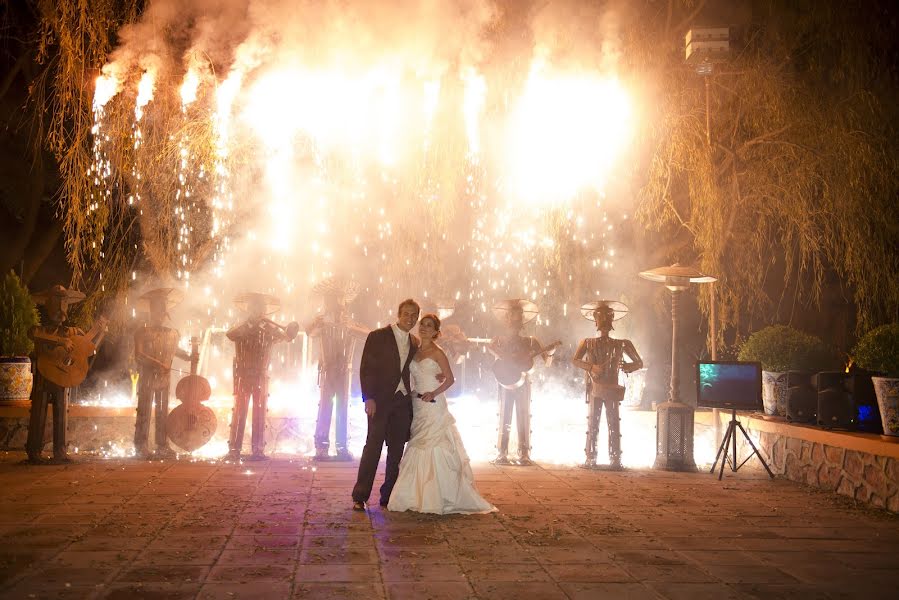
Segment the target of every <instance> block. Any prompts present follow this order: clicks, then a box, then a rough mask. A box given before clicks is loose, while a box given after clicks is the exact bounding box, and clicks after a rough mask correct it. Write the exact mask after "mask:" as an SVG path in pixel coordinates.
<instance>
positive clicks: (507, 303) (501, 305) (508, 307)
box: [493, 298, 540, 324]
mask: <svg viewBox="0 0 899 600" xmlns="http://www.w3.org/2000/svg"><path fill="white" fill-rule="evenodd" d="M515 309H520V310H521V322H522V324H525V323H530V322H531V321H533V320H534V319H536V318H537V315H539V314H540V309H539V308H537V305H536V304H534V303H533V302H531V301H530V300H524V299H521V298H513V299H509V300H503V301H502V302H497V303H496V304H494V305H493V314H494V315H496V318H497V319H500V320H501V321H508V320H509V313H510V312H512V310H515Z"/></svg>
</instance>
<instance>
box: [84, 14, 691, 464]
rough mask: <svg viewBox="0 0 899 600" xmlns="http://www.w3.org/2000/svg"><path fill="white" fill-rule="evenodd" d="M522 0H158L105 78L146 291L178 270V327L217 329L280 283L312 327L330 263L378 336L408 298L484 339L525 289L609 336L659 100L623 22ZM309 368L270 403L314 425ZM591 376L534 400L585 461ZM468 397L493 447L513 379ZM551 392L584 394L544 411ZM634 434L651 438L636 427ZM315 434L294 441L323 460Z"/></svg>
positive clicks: (100, 188) (471, 418) (104, 205)
mask: <svg viewBox="0 0 899 600" xmlns="http://www.w3.org/2000/svg"><path fill="white" fill-rule="evenodd" d="M520 4H521V3H517V2H496V3H494V2H487V1H484V0H452V1H447V2H443V1H437V0H430V1H426V0H422V1H414V0H403V1H400V0H394V1H388V2H366V1H363V0H359V1H351V2H336V1H334V2H315V1H311V0H308V1H305V2H296V1H294V0H290V1H288V0H236V1H235V0H188V1H182V0H178V1H175V0H156V1H153V2H150V3H149V6H148V8H147V9H146V11H145V12H144V14H143V16H142V19H141V20H140V22H138V23H135V24H131V25H128V26H126V27H125V28H123V30H122V31H121V34H120V38H121V45H120V47H119V48H118V49H117V50H116V51H115V52H114V53H113V54H112V56H111V57H110V59H109V62H108V64H106V65H105V66H104V67H103V68H102V70H101V73H100V75H99V77H98V78H97V79H96V88H95V91H94V118H95V124H94V129H93V134H94V141H93V143H94V153H93V156H94V164H93V166H92V171H91V173H92V176H93V178H94V183H95V194H94V197H93V198H92V208H93V209H94V210H96V211H135V213H136V214H137V215H139V222H140V226H141V235H142V239H143V242H144V244H145V248H146V258H147V264H146V265H145V268H141V269H140V270H139V271H138V272H136V273H135V275H134V279H135V280H136V285H137V286H138V287H142V286H143V285H144V284H150V283H152V282H155V281H158V280H160V279H162V280H165V279H167V278H172V279H174V280H175V281H177V282H179V283H178V285H179V286H181V287H182V288H183V289H184V290H185V291H187V292H188V298H189V299H190V301H188V302H185V303H184V304H183V305H182V306H181V307H179V309H178V310H176V311H173V314H172V316H173V318H174V322H175V323H176V326H178V327H179V329H181V331H182V334H184V335H185V337H187V336H188V335H189V334H193V335H199V334H200V333H201V331H205V332H206V333H207V341H209V340H211V339H213V338H214V337H215V336H214V335H213V334H212V333H210V332H215V331H220V330H221V329H222V328H227V327H229V326H230V325H233V324H234V322H235V320H236V319H237V318H238V314H237V313H236V311H235V309H234V308H233V307H232V304H231V299H232V298H233V296H234V295H235V294H236V293H238V292H240V291H244V290H250V289H252V290H257V291H265V292H270V293H272V294H275V295H276V296H279V297H280V298H281V299H282V302H283V305H282V306H283V314H281V315H279V316H278V319H282V318H283V319H286V320H293V319H295V320H298V321H299V322H300V323H301V324H302V323H306V322H308V321H309V320H310V319H311V317H312V316H313V315H314V313H315V311H316V309H317V308H318V305H317V304H316V301H315V300H314V299H313V298H312V297H311V296H310V295H309V289H310V288H311V286H312V285H313V284H314V283H315V282H316V281H319V280H320V279H321V278H323V277H327V276H331V275H339V276H344V277H350V278H353V279H356V280H357V281H358V282H359V283H360V285H361V289H362V290H363V292H362V294H361V295H360V298H358V299H357V300H356V302H355V303H354V304H353V305H352V309H353V312H354V318H356V319H357V320H359V321H361V322H364V323H365V324H366V325H367V326H369V327H375V326H381V325H383V324H385V323H386V322H389V320H390V319H391V314H392V311H394V310H395V306H396V304H397V303H398V301H399V300H400V299H402V298H404V297H407V296H412V297H415V298H418V299H419V300H421V301H422V302H423V303H424V305H425V307H426V308H427V307H428V304H432V305H434V306H446V305H448V304H454V305H456V306H460V305H465V306H468V307H470V308H471V310H469V311H468V312H466V313H465V314H461V313H457V317H459V318H460V323H461V325H462V326H463V327H464V328H465V330H466V333H467V334H468V335H469V336H478V337H486V336H487V335H488V333H489V331H486V330H487V329H489V328H490V327H491V326H492V322H491V319H492V315H491V313H490V307H491V306H492V305H493V304H494V303H495V302H496V301H498V300H501V299H503V298H510V297H526V298H529V299H531V300H533V301H535V302H537V303H538V304H540V306H541V307H542V308H543V311H542V314H541V317H540V319H539V320H538V321H537V324H536V326H537V334H538V336H541V337H546V338H549V337H550V336H556V337H558V335H559V334H558V333H555V332H554V327H555V326H556V321H557V320H560V319H563V318H565V319H569V320H574V319H578V320H579V322H578V323H577V325H576V327H577V330H576V331H577V334H578V335H581V337H584V336H587V335H590V333H591V331H592V328H591V327H589V324H588V323H587V322H586V321H583V320H582V319H580V315H579V314H578V311H577V308H576V307H577V306H579V305H580V304H581V303H582V302H585V301H587V300H591V299H593V298H594V297H595V295H597V294H599V295H603V294H605V295H609V294H610V293H612V294H617V293H619V292H620V289H621V286H617V285H616V287H615V288H614V289H611V290H610V289H608V288H606V287H604V283H603V280H602V277H603V276H604V275H603V273H606V275H605V276H606V277H608V273H610V272H611V271H610V269H612V268H613V267H615V266H616V264H618V263H617V261H618V260H619V256H618V255H616V248H615V240H616V228H617V227H618V226H619V225H620V224H621V223H622V222H624V221H626V220H627V219H628V216H629V215H628V212H629V209H630V198H629V196H628V194H629V189H630V186H629V183H628V174H627V170H626V165H627V163H628V155H629V152H631V145H632V144H631V142H632V141H633V137H634V131H635V128H636V124H637V122H638V119H639V110H638V106H639V104H638V102H637V99H636V98H635V97H634V96H633V95H632V94H631V93H630V92H629V91H628V87H629V86H628V84H627V82H626V81H625V80H624V79H623V78H622V76H621V74H620V73H618V71H617V69H616V66H617V64H616V62H617V48H616V39H617V32H616V31H615V29H614V14H611V13H609V12H604V11H601V10H600V9H598V8H591V7H588V6H585V5H583V3H577V2H570V3H569V2H555V3H551V5H552V6H551V7H549V8H545V9H543V10H535V12H533V14H531V13H529V12H528V11H529V9H527V8H526V7H523V6H521V5H520ZM575 7H576V9H577V10H573V9H574V8H575ZM569 9H572V10H569ZM504 11H505V12H509V11H521V12H522V13H523V14H522V17H523V21H522V22H523V24H522V31H521V32H516V34H515V35H510V34H509V33H508V32H503V31H499V30H498V29H497V28H496V27H495V24H496V23H497V17H498V15H499V14H501V13H503V12H504ZM588 34H589V35H588ZM522 40H526V41H527V43H526V44H522V42H521V41H522ZM630 275H631V274H630V273H628V276H630ZM132 315H135V316H136V314H135V313H133V312H132ZM462 319H465V320H464V321H463V320H462ZM182 323H184V324H185V325H182ZM566 331H571V326H570V325H569V326H566ZM565 341H566V343H568V344H573V343H575V342H576V340H575V339H570V340H567V339H566V340H565ZM304 344H305V342H304ZM183 345H185V346H186V343H185V344H183ZM638 345H639V341H638ZM207 348H208V351H207V356H206V357H205V358H204V360H203V364H204V365H205V368H206V370H207V374H208V376H209V377H210V379H211V381H213V382H215V381H216V380H217V382H218V385H217V386H216V385H215V384H214V387H217V388H218V390H217V391H216V395H218V396H228V395H229V393H230V380H229V377H230V366H229V364H228V361H227V358H228V357H226V356H224V355H220V354H222V353H220V352H219V350H218V349H217V348H214V347H212V346H211V345H210V344H207ZM481 350H482V348H478V347H473V350H472V352H474V353H477V352H480V351H481ZM302 354H303V361H301V362H304V361H305V357H306V351H305V345H303V351H302ZM282 362H283V363H285V364H287V363H289V362H290V361H289V360H287V359H286V358H285V357H282ZM294 362H296V361H294ZM469 368H471V367H469ZM567 378H568V379H569V380H570V379H572V377H571V376H570V375H569V376H567ZM313 379H314V377H312V376H310V375H309V374H308V373H303V374H301V375H300V376H299V378H298V379H297V381H296V382H294V383H286V382H282V383H279V382H277V381H276V382H274V383H273V391H272V396H273V398H272V400H273V401H272V403H271V406H272V408H273V410H283V411H285V412H288V413H290V414H294V415H299V416H303V415H305V416H309V417H310V418H311V417H312V415H314V405H315V404H316V394H315V392H314V387H313V386H314V381H312V380H313ZM540 390H542V391H540ZM582 390H583V388H582V387H580V386H579V385H576V386H574V387H573V388H572V387H571V386H570V385H569V386H566V385H562V384H561V383H559V382H553V381H544V382H542V383H541V385H540V386H539V389H538V391H537V396H536V397H535V407H534V412H535V415H536V414H537V413H539V412H544V413H550V412H552V413H554V416H553V417H551V418H550V417H547V418H546V420H545V421H544V423H545V424H546V427H550V428H556V429H555V431H557V432H568V433H563V434H561V435H556V434H552V435H549V434H547V435H546V436H541V435H540V434H539V433H538V432H537V431H536V430H537V428H538V427H543V425H539V424H538V425H535V434H534V452H533V455H534V457H535V458H537V459H546V460H557V461H561V462H569V461H570V462H576V461H577V460H579V459H580V458H581V457H582V454H581V453H582V449H581V445H580V444H581V441H580V440H581V439H582V435H583V429H584V419H585V416H584V415H585V413H584V410H585V409H584V404H583V391H582ZM466 392H467V393H466V395H465V396H463V397H462V398H461V399H460V400H459V401H457V402H456V404H455V406H454V408H453V411H454V412H455V413H456V415H457V418H458V419H459V421H460V425H461V426H462V428H463V435H464V436H466V438H469V437H470V436H472V435H477V436H479V439H481V438H482V439H483V440H485V443H478V442H476V441H471V442H469V440H468V439H466V445H468V446H469V448H470V451H471V452H472V456H473V458H476V459H486V458H489V454H490V452H491V449H492V445H493V439H494V431H495V416H494V413H495V409H494V404H493V394H494V391H493V389H491V388H490V387H489V386H487V389H478V390H476V391H473V390H466ZM559 395H562V396H564V398H561V399H560V398H557V396H559ZM282 396H283V397H282ZM279 398H280V399H279ZM554 398H556V399H557V400H564V402H558V401H557V402H554V408H553V410H552V411H549V410H548V409H547V408H546V407H541V406H540V403H541V400H542V401H543V402H553V399H554ZM354 409H355V407H354V408H351V413H353V417H352V418H354V419H355V420H357V421H360V420H361V419H362V417H361V415H362V413H361V410H360V411H357V410H354ZM225 410H226V408H224V407H223V408H222V410H221V411H220V421H221V420H223V415H222V414H221V413H222V412H224V411H225ZM355 413H358V414H355ZM625 419H626V420H627V416H626V415H625ZM224 420H225V422H227V417H224ZM485 421H486V423H485ZM535 423H537V421H535ZM466 424H468V425H469V427H468V428H467V429H466V428H465V425H466ZM352 425H353V423H352V420H351V427H352ZM361 427H362V423H361V422H359V423H357V424H356V431H355V432H354V433H355V435H352V438H353V445H354V446H355V448H354V449H355V450H357V451H358V448H359V447H360V446H361V443H362V441H363V440H362V437H363V436H362V434H361V432H360V431H359V428H361ZM475 428H476V429H477V431H478V432H477V433H476V434H473V433H472V432H473V431H475ZM574 432H576V436H575V435H573V433H574ZM624 433H625V437H626V438H627V436H628V435H631V436H634V435H637V434H636V433H635V432H634V431H633V429H631V428H628V424H627V422H626V423H625V429H624ZM566 436H567V439H568V441H567V446H570V447H565V448H562V447H560V446H561V445H562V444H563V443H566V442H565V441H564V439H565V437H566ZM307 437H309V438H310V440H309V444H308V446H302V447H297V448H293V450H294V451H297V452H302V453H307V452H310V451H311V433H310V434H309V435H308V436H307ZM541 437H542V444H543V445H542V447H541ZM575 439H576V440H577V441H576V442H575V441H572V440H575ZM652 439H654V433H653V432H652V430H651V428H650V429H649V430H648V431H644V432H643V435H642V438H641V441H640V444H642V445H644V446H646V447H647V452H643V453H642V454H640V453H639V452H630V453H628V452H625V455H624V461H625V463H626V464H648V463H650V462H651V460H652V455H653V450H652V449H653V444H654V442H653V441H652ZM486 440H489V444H488V443H486ZM304 443H305V442H304ZM627 448H628V445H627V442H626V445H625V449H626V450H627ZM275 450H276V451H278V450H279V449H278V448H276V449H275ZM282 450H283V449H282ZM223 451H224V450H223V449H222V452H223ZM698 458H700V457H698Z"/></svg>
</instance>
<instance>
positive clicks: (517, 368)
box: [487, 299, 559, 465]
mask: <svg viewBox="0 0 899 600" xmlns="http://www.w3.org/2000/svg"><path fill="white" fill-rule="evenodd" d="M493 313H494V315H496V316H497V318H499V319H500V320H501V321H502V322H503V325H504V328H505V332H504V333H503V334H502V335H500V336H498V337H497V338H496V339H494V340H493V341H492V342H491V343H490V344H489V345H488V346H487V349H488V350H490V352H491V353H492V354H493V355H494V356H495V357H496V361H495V362H494V364H493V374H494V376H495V377H496V381H497V384H498V388H497V389H498V391H497V394H498V396H499V439H498V440H497V447H496V449H497V456H496V459H495V460H494V462H495V463H496V464H500V465H530V464H533V463H532V461H531V458H530V451H531V381H530V377H529V373H530V371H531V369H533V368H534V359H535V358H537V357H538V356H540V357H542V358H543V360H544V362H545V364H546V365H547V366H549V365H550V364H551V363H552V356H553V354H554V353H555V351H556V348H557V347H558V346H559V342H555V343H553V344H550V345H549V346H546V347H544V346H543V345H542V344H541V343H540V342H539V340H537V338H535V337H531V336H526V335H524V333H523V331H522V330H523V329H524V326H525V325H526V324H527V323H528V322H530V321H531V320H533V319H534V318H536V317H537V314H538V313H539V309H538V308H537V305H536V304H534V303H533V302H530V301H528V300H517V299H516V300H504V301H503V302H500V303H499V304H497V305H496V306H494V307H493ZM513 410H514V412H515V415H516V422H517V425H518V458H517V459H516V460H510V459H509V437H510V434H511V431H512V413H513Z"/></svg>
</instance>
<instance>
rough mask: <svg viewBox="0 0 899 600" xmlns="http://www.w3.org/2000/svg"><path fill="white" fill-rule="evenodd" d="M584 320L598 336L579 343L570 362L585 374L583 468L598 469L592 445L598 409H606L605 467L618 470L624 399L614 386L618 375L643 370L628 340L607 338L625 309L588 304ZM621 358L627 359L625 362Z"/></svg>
mask: <svg viewBox="0 0 899 600" xmlns="http://www.w3.org/2000/svg"><path fill="white" fill-rule="evenodd" d="M581 314H583V315H584V318H586V319H588V320H592V321H594V322H595V323H596V330H597V331H598V332H599V335H597V336H596V337H593V338H587V339H585V340H581V343H580V344H579V345H578V348H577V350H576V351H575V353H574V357H573V358H572V359H571V362H572V363H573V364H574V366H576V367H577V368H579V369H583V370H584V371H586V372H587V406H588V408H587V445H586V447H585V448H584V452H585V454H586V461H585V462H584V465H583V466H584V468H588V469H593V468H597V467H599V465H597V463H596V442H597V438H598V437H599V421H600V418H601V417H602V409H603V407H605V409H606V422H607V423H608V427H609V467H608V468H611V469H614V470H619V469H621V419H620V417H619V414H618V413H619V410H618V409H619V404H620V403H621V401H622V400H623V399H624V387H623V386H621V385H619V383H618V373H619V371H622V372H624V373H633V372H634V371H636V370H637V369H640V368H642V367H643V360H642V359H641V358H640V355H639V354H637V349H636V348H634V345H633V343H631V341H630V340H619V339H615V338H613V337H610V336H609V332H610V331H611V330H612V329H613V327H612V322H613V321H615V320H617V319H620V318H622V317H624V316H625V315H626V314H627V307H626V306H625V305H624V304H622V303H621V302H616V301H614V300H598V301H595V302H588V303H587V304H585V305H583V306H582V307H581ZM625 358H626V359H627V360H625Z"/></svg>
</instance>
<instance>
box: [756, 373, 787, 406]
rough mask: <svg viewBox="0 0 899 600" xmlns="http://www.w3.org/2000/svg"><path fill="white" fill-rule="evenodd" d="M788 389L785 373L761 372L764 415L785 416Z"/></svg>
mask: <svg viewBox="0 0 899 600" xmlns="http://www.w3.org/2000/svg"><path fill="white" fill-rule="evenodd" d="M788 389H789V377H788V376H787V373H778V372H776V371H762V403H763V404H764V406H765V414H766V415H777V416H780V417H784V416H786V414H787V390H788Z"/></svg>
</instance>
